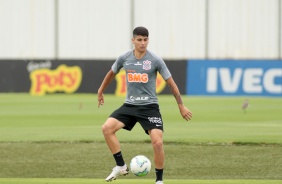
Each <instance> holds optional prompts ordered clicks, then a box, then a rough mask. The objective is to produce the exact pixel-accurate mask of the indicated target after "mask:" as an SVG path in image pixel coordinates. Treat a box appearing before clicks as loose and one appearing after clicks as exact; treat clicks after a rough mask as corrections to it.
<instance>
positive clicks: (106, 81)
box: [98, 70, 116, 108]
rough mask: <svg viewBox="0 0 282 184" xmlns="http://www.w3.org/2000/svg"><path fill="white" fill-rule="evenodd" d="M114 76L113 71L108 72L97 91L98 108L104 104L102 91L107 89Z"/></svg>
mask: <svg viewBox="0 0 282 184" xmlns="http://www.w3.org/2000/svg"><path fill="white" fill-rule="evenodd" d="M115 76H116V74H115V73H114V72H113V70H110V71H109V72H108V73H107V75H106V76H105V78H104V80H103V82H102V84H101V86H100V87H99V89H98V108H99V107H100V105H103V104H104V95H103V93H104V91H105V89H106V88H107V87H108V85H109V84H110V83H111V82H112V81H113V80H114V78H115Z"/></svg>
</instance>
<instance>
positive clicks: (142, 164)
mask: <svg viewBox="0 0 282 184" xmlns="http://www.w3.org/2000/svg"><path fill="white" fill-rule="evenodd" d="M130 170H131V172H132V173H133V174H135V176H146V175H147V174H148V173H149V172H150V170H151V161H150V160H149V159H148V158H147V157H145V156H144V155H137V156H135V157H134V158H132V160H131V162H130Z"/></svg>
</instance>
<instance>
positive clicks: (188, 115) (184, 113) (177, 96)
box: [166, 77, 192, 121]
mask: <svg viewBox="0 0 282 184" xmlns="http://www.w3.org/2000/svg"><path fill="white" fill-rule="evenodd" d="M166 83H167V85H168V86H169V88H170V90H171V92H172V94H173V95H174V97H175V100H176V102H177V104H178V108H179V111H180V114H181V115H182V117H183V118H184V119H185V120H187V121H189V120H191V118H192V112H191V111H190V110H189V109H188V108H187V107H185V105H184V104H183V101H182V98H181V94H180V92H179V89H178V87H177V85H176V83H175V82H174V80H173V78H172V77H170V78H168V79H167V80H166Z"/></svg>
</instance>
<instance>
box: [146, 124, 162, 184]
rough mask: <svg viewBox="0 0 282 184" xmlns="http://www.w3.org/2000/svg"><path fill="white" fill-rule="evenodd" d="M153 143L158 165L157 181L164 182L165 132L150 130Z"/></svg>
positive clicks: (156, 165)
mask: <svg viewBox="0 0 282 184" xmlns="http://www.w3.org/2000/svg"><path fill="white" fill-rule="evenodd" d="M149 134H150V137H151V143H152V146H153V150H154V162H155V167H156V181H157V182H159V183H160V182H162V180H163V179H162V175H163V168H164V159H165V153H164V148H163V132H162V130H159V129H152V130H149Z"/></svg>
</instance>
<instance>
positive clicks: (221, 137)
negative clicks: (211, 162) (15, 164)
mask: <svg viewBox="0 0 282 184" xmlns="http://www.w3.org/2000/svg"><path fill="white" fill-rule="evenodd" d="M245 98H246V97H224V98H219V97H187V96H184V97H183V101H184V102H185V104H186V105H187V107H188V108H190V109H191V111H192V112H193V119H192V121H190V122H186V121H184V120H183V119H182V117H181V116H180V113H179V110H178V108H177V105H176V102H175V100H174V98H173V96H172V95H160V96H159V102H160V107H161V112H162V114H163V119H164V124H165V134H164V140H165V141H168V142H191V143H195V142H196V143H207V142H215V143H220V142H222V143H232V142H250V143H251V142H252V143H274V144H280V143H282V134H281V132H282V113H281V112H282V105H281V104H282V98H260V97H252V98H249V101H250V108H249V109H247V111H246V113H244V112H243V111H242V109H241V105H242V103H243V102H244V100H245ZM96 99H97V96H96V94H93V95H91V94H75V95H66V94H56V95H46V96H44V97H33V96H30V95H29V94H0V135H1V136H0V142H10V141H14V142H20V141H31V142H32V141H85V140H86V141H102V140H103V136H102V134H101V126H102V124H103V123H104V122H105V120H106V119H107V117H108V116H109V114H110V113H111V112H112V111H113V110H115V109H116V108H118V107H119V106H120V105H121V104H122V103H123V101H124V98H123V97H115V96H113V95H105V105H104V106H103V107H101V108H99V109H98V108H97V102H96ZM118 135H119V137H120V139H121V141H144V140H145V141H146V140H148V137H147V136H146V135H144V134H143V130H142V128H141V127H140V125H139V124H137V126H136V128H135V129H134V130H133V131H132V133H129V132H127V131H121V132H119V133H118ZM128 135H130V136H128Z"/></svg>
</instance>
